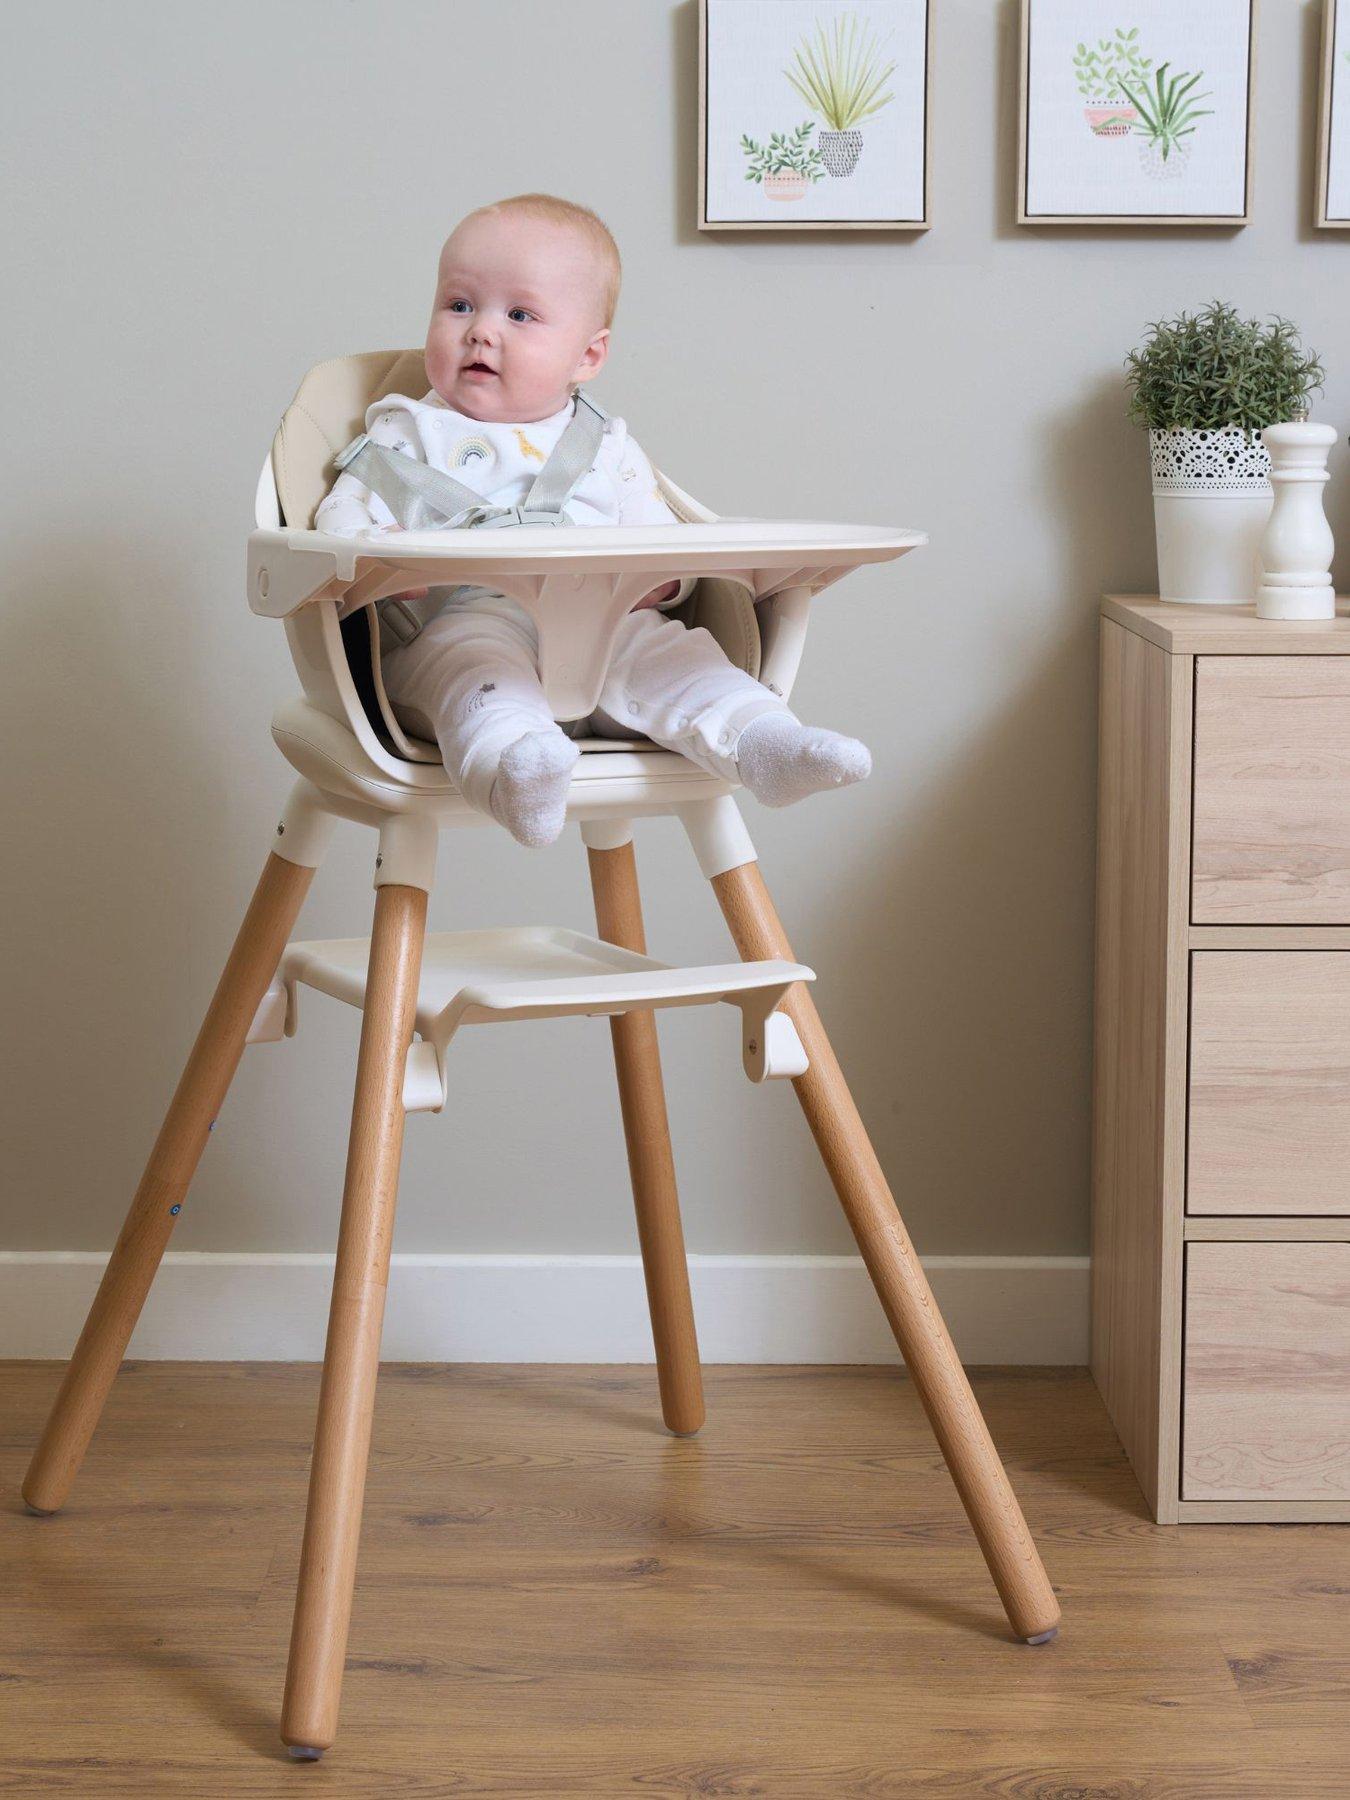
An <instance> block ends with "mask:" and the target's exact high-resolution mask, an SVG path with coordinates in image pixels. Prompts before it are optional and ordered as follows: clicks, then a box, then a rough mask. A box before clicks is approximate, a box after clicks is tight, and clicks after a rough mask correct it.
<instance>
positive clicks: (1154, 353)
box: [1125, 300, 1324, 602]
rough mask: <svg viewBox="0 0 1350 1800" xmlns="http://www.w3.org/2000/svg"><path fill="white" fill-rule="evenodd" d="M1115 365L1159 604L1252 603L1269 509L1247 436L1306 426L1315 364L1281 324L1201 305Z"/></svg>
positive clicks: (1319, 376) (1255, 449)
mask: <svg viewBox="0 0 1350 1800" xmlns="http://www.w3.org/2000/svg"><path fill="white" fill-rule="evenodd" d="M1125 366H1126V369H1127V370H1128V375H1127V381H1128V384H1129V387H1130V409H1129V410H1130V417H1131V418H1132V419H1134V420H1135V421H1136V422H1137V423H1139V424H1141V425H1146V426H1147V427H1148V433H1149V448H1150V451H1151V456H1152V465H1153V512H1154V522H1155V525H1156V528H1157V537H1158V591H1159V593H1160V595H1161V596H1162V598H1163V599H1164V600H1190V601H1200V602H1205V601H1218V602H1225V601H1227V602H1231V601H1234V600H1250V599H1252V597H1253V596H1254V594H1255V592H1256V586H1257V582H1258V578H1259V577H1258V565H1257V545H1258V543H1259V540H1260V537H1261V533H1262V531H1263V529H1264V528H1265V523H1266V520H1267V518H1268V517H1269V515H1270V502H1271V487H1270V453H1269V451H1268V450H1267V449H1266V446H1265V445H1264V444H1263V443H1262V441H1261V438H1260V435H1259V434H1260V432H1261V431H1263V430H1264V429H1265V427H1266V426H1268V425H1277V424H1282V423H1285V422H1286V421H1291V420H1298V419H1303V418H1306V416H1307V408H1308V399H1309V396H1310V395H1311V394H1312V393H1313V392H1314V391H1315V390H1316V389H1319V388H1320V387H1321V386H1322V380H1323V375H1324V370H1323V368H1322V364H1321V362H1320V361H1319V359H1318V358H1317V357H1316V356H1315V355H1313V354H1312V353H1311V352H1310V351H1305V350H1304V349H1303V346H1302V343H1301V341H1300V339H1299V334H1298V331H1297V329H1296V328H1295V327H1294V326H1293V325H1291V324H1290V323H1289V321H1288V320H1287V319H1281V318H1272V319H1270V320H1269V321H1267V322H1266V323H1264V324H1263V323H1262V322H1261V321H1260V320H1259V319H1243V318H1242V317H1240V316H1239V314H1238V311H1237V309H1236V307H1232V306H1228V305H1226V304H1225V303H1224V302H1223V301H1220V300H1213V301H1211V302H1210V304H1209V305H1208V306H1206V307H1204V308H1202V309H1201V310H1200V311H1199V312H1198V313H1196V314H1194V315H1191V314H1189V313H1184V312H1183V313H1179V314H1178V315H1177V317H1176V318H1175V319H1168V320H1166V321H1164V322H1162V323H1154V324H1152V325H1150V326H1149V328H1148V333H1147V335H1146V337H1145V339H1144V342H1143V343H1142V344H1141V345H1140V346H1139V347H1138V348H1137V349H1135V350H1131V351H1130V353H1129V355H1128V356H1127V357H1126V359H1125Z"/></svg>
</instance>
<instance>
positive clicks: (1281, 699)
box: [1191, 656, 1350, 925]
mask: <svg viewBox="0 0 1350 1800" xmlns="http://www.w3.org/2000/svg"><path fill="white" fill-rule="evenodd" d="M1193 800H1194V851H1193V858H1192V873H1191V917H1192V918H1193V919H1194V921H1195V922H1196V923H1197V924H1202V925H1238V924H1243V925H1309V924H1311V925H1343V924H1346V923H1350V658H1347V657H1340V656H1198V657H1197V658H1196V660H1195V791H1194V796H1193Z"/></svg>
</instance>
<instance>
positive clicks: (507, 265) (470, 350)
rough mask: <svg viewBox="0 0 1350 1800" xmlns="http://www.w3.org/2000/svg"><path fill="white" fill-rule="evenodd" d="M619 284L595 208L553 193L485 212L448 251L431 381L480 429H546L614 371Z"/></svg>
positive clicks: (615, 254) (435, 317)
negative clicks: (530, 424)
mask: <svg viewBox="0 0 1350 1800" xmlns="http://www.w3.org/2000/svg"><path fill="white" fill-rule="evenodd" d="M619 276H620V267H619V251H618V247H617V245H616V244H615V242H614V239H613V238H612V237H611V236H610V234H609V232H608V231H607V229H606V228H605V226H604V225H603V224H602V223H601V221H600V220H599V219H598V218H597V217H596V216H595V214H594V213H593V212H591V211H590V210H589V209H588V208H586V207H584V206H574V205H573V204H572V202H571V201H570V200H557V199H555V198H554V197H553V196H552V195H551V194H517V195H516V196H515V197H514V198H513V199H510V200H499V201H498V202H497V203H496V204H495V205H493V206H480V207H479V208H478V210H477V211H476V212H471V213H470V214H469V215H468V217H467V218H465V219H462V220H461V221H460V223H459V224H458V225H457V226H456V227H455V229H454V230H453V231H452V232H451V234H450V236H449V237H448V238H447V239H446V241H445V246H444V248H443V249H442V251H441V264H440V269H439V272H438V274H437V277H436V298H435V302H434V304H433V306H432V311H431V324H430V326H429V328H428V330H427V347H426V360H427V380H428V381H429V382H430V383H431V385H432V387H433V388H434V389H435V391H436V392H437V393H438V394H439V395H440V397H441V399H442V400H444V401H445V403H446V405H447V406H452V407H454V409H455V411H456V412H461V413H464V414H465V415H466V416H467V417H469V418H471V419H482V420H484V421H496V422H508V423H513V424H514V423H520V424H524V423H525V422H526V421H528V420H530V419H547V418H548V417H550V415H551V414H553V413H556V412H559V411H561V409H562V408H563V407H564V406H566V404H567V402H568V400H569V399H570V398H571V394H572V390H573V388H574V387H575V386H576V385H577V383H578V382H582V381H589V380H590V379H591V377H592V376H593V375H595V374H598V372H599V371H600V369H601V368H602V367H603V366H604V361H605V357H606V356H607V355H608V353H609V327H610V322H611V320H612V319H613V317H614V306H615V302H616V301H617V300H618V297H619Z"/></svg>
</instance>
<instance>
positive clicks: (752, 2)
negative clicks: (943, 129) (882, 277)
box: [698, 0, 932, 231]
mask: <svg viewBox="0 0 1350 1800" xmlns="http://www.w3.org/2000/svg"><path fill="white" fill-rule="evenodd" d="M931 10H932V7H931V0H700V5H699V59H698V60H699V109H698V110H699V121H698V154H699V169H698V191H699V220H698V224H699V230H700V231H838V230H840V229H844V230H853V231H922V230H924V229H926V227H927V225H928V110H929V109H928V66H929V61H930V45H931V17H930V14H931Z"/></svg>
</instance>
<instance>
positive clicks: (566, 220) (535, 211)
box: [465, 194, 623, 326]
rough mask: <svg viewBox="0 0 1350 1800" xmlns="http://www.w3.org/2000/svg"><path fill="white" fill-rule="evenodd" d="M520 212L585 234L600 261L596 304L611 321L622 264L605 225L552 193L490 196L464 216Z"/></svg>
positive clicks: (587, 210) (586, 209)
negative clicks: (483, 204) (598, 290)
mask: <svg viewBox="0 0 1350 1800" xmlns="http://www.w3.org/2000/svg"><path fill="white" fill-rule="evenodd" d="M499 212H520V213H525V214H527V215H528V216H529V217H530V218H532V219H547V220H548V221H549V223H550V224H553V225H566V226H568V227H569V228H570V229H571V230H573V231H576V232H578V233H580V235H581V236H582V237H584V238H585V240H586V242H587V244H588V245H589V246H590V248H591V250H592V251H593V252H594V253H595V256H596V259H597V261H598V262H599V264H600V271H601V274H600V279H601V286H600V304H601V310H602V311H603V313H604V323H605V324H606V325H607V326H608V325H612V324H613V323H614V309H615V307H616V306H617V305H618V303H619V284H620V282H621V281H622V280H623V265H622V263H621V262H620V261H619V246H618V245H617V244H616V243H615V242H614V238H613V236H612V234H611V232H610V229H609V227H608V225H606V224H605V222H604V220H603V219H602V218H601V217H600V216H599V214H598V213H593V212H592V211H591V209H590V207H589V206H578V205H577V203H576V201H575V200H561V199H559V198H558V196H557V195H556V194H512V195H511V197H510V198H509V199H507V200H494V201H492V202H491V203H490V204H489V205H487V206H476V207H475V208H474V209H473V211H472V212H471V213H468V214H466V215H465V216H466V218H469V219H476V218H478V217H480V216H481V215H482V214H483V213H499Z"/></svg>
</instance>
